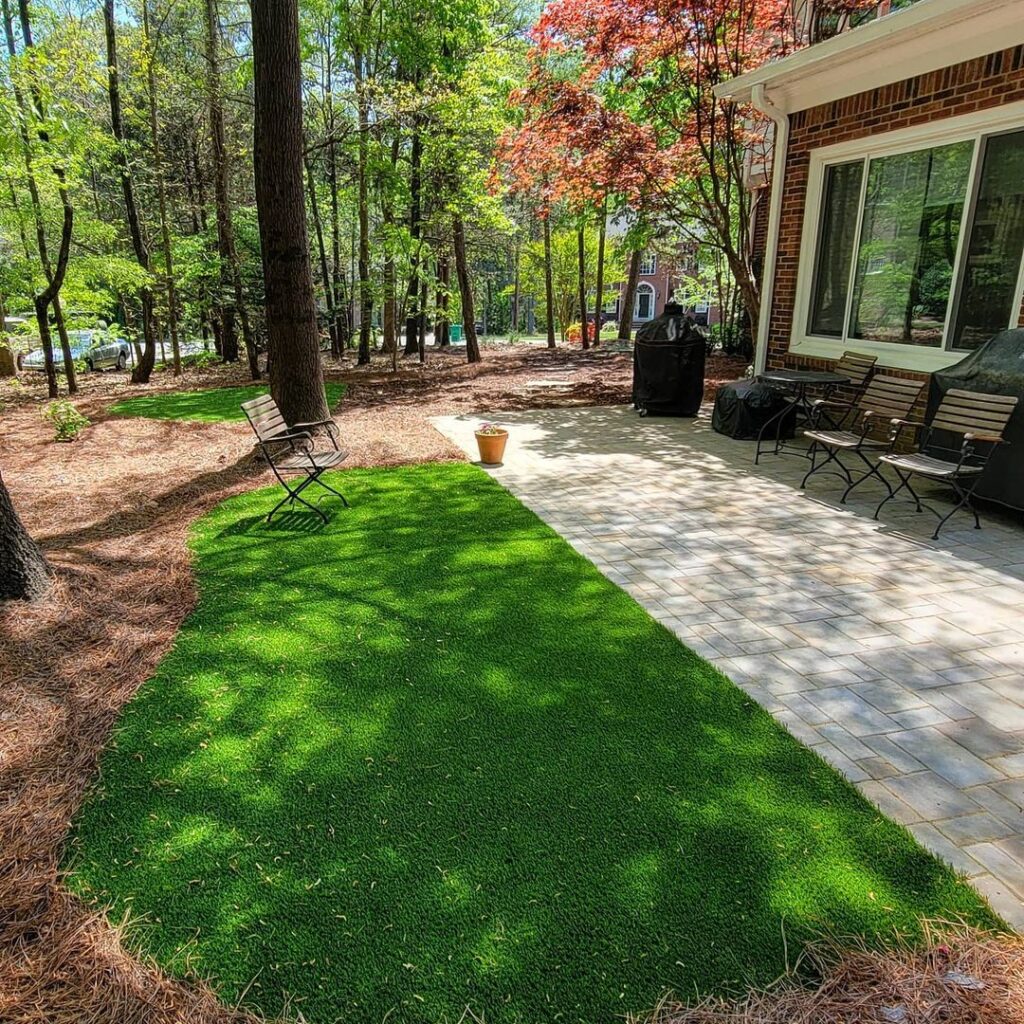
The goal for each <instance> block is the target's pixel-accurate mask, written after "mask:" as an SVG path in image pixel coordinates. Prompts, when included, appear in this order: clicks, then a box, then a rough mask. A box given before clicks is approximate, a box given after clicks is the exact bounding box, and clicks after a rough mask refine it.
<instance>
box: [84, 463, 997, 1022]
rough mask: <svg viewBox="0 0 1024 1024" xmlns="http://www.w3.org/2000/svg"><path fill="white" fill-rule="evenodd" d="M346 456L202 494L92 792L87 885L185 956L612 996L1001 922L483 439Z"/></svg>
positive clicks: (519, 1006)
mask: <svg viewBox="0 0 1024 1024" xmlns="http://www.w3.org/2000/svg"><path fill="white" fill-rule="evenodd" d="M332 482H334V483H336V485H338V486H340V488H341V489H342V490H344V491H345V492H346V493H347V495H348V496H349V498H350V500H351V501H352V503H353V507H352V508H351V509H350V510H344V509H342V508H341V507H340V504H339V503H337V502H336V500H335V499H333V498H329V499H328V500H327V501H325V503H324V505H323V506H322V507H325V508H327V507H328V502H331V503H333V504H331V505H330V509H331V519H330V523H329V525H327V526H326V527H324V528H319V527H318V526H317V523H316V521H314V518H313V517H312V516H311V515H309V514H302V513H294V514H291V515H289V514H283V515H281V516H280V517H279V518H278V519H275V521H274V523H273V524H272V525H270V526H267V525H265V524H264V522H263V516H264V514H265V513H266V511H267V509H268V508H269V507H270V506H271V505H272V504H273V502H274V501H275V500H276V494H273V493H270V492H268V491H266V490H262V491H257V492H252V493H248V494H245V495H242V496H239V497H237V498H233V499H231V500H229V501H227V502H225V503H224V504H222V505H220V506H219V507H218V508H217V509H216V510H214V511H213V512H212V513H211V514H210V515H208V516H207V517H206V518H205V519H203V520H201V521H200V523H199V524H198V526H197V528H196V529H195V532H194V547H195V553H196V560H197V566H196V568H197V576H198V582H199V588H200V601H199V604H198V607H197V608H196V610H195V612H194V613H193V614H192V615H191V616H190V617H189V619H188V620H187V622H186V623H185V625H184V626H183V628H182V631H181V633H180V636H179V638H178V640H177V642H176V644H175V646H174V649H173V650H172V651H171V653H170V654H168V655H167V657H166V658H165V659H164V662H163V664H162V665H161V666H160V669H159V671H158V673H157V674H156V676H155V677H154V678H153V679H151V680H150V681H149V682H148V683H147V684H146V685H145V686H144V687H143V688H142V690H141V691H140V693H139V694H138V696H137V697H136V699H135V700H134V701H133V702H132V703H131V704H130V705H129V706H128V707H127V709H126V710H125V712H124V715H123V719H122V721H121V724H120V726H119V729H118V731H117V734H116V737H115V742H114V744H113V745H112V746H111V748H110V749H109V750H108V751H107V753H106V755H105V757H104V759H103V765H102V775H101V780H102V781H101V784H100V786H99V788H98V789H97V791H96V793H95V795H94V796H93V797H92V799H91V800H90V801H88V802H87V805H86V807H85V808H84V810H83V812H82V814H81V816H80V819H79V821H78V823H77V829H76V831H75V833H74V838H73V842H72V848H71V855H70V857H71V862H72V864H73V867H74V872H73V876H72V884H73V885H74V886H75V887H76V888H77V890H78V891H79V892H80V893H82V894H83V895H84V896H85V897H86V898H87V899H92V900H95V901H97V902H98V903H101V904H106V903H108V902H111V903H112V904H113V907H114V910H113V914H114V916H115V917H117V918H120V916H121V914H122V913H123V912H124V911H126V910H128V911H130V912H131V913H132V914H133V915H135V916H136V917H143V918H144V924H143V928H144V931H143V944H144V945H145V947H146V948H147V949H148V950H149V951H151V952H152V953H154V954H155V955H156V956H157V958H158V959H159V960H160V961H161V962H162V963H164V964H165V965H167V966H169V967H170V968H171V969H172V970H175V971H178V972H183V971H185V970H186V969H192V970H194V971H196V972H197V973H199V974H201V975H204V976H208V977H212V978H213V979H214V980H215V981H216V982H218V983H219V984H220V985H221V986H222V991H223V994H224V998H225V999H226V1000H227V1001H229V1002H234V1001H235V1000H236V999H237V998H238V997H239V996H240V995H241V994H242V993H243V991H245V992H246V996H245V998H246V1001H247V1002H249V1003H253V1004H255V1005H257V1006H259V1007H261V1008H262V1009H263V1010H264V1011H267V1012H271V1013H274V1012H278V1011H280V1010H281V1009H282V1008H283V1007H284V1006H285V993H288V994H290V995H291V997H292V1002H291V1009H292V1011H293V1012H294V1011H296V1010H299V1011H301V1012H302V1013H303V1014H304V1015H305V1018H306V1019H307V1020H310V1021H317V1022H324V1021H334V1020H335V1019H346V1020H351V1021H360V1022H367V1024H375V1022H380V1021H381V1020H383V1019H384V1018H385V1017H386V1016H387V1017H388V1019H389V1020H390V1021H392V1022H394V1024H398V1022H405V1021H410V1022H411V1021H416V1022H425V1021H429V1022H435V1021H441V1020H448V1021H452V1022H454V1021H456V1020H458V1019H459V1017H460V1016H461V1014H462V1012H463V1010H464V1008H465V1007H467V1006H469V1007H471V1008H472V1009H473V1011H474V1012H475V1013H476V1014H477V1015H478V1016H480V1017H482V1018H483V1019H485V1020H487V1021H488V1022H489V1024H500V1022H512V1021H515V1022H522V1024H543V1022H549V1021H552V1022H553V1021H556V1020H557V1021H564V1022H572V1021H586V1022H590V1024H596V1022H602V1024H610V1022H611V1021H612V1020H613V1018H617V1017H618V1016H619V1015H621V1014H623V1013H625V1012H627V1011H642V1010H644V1009H647V1008H649V1007H651V1006H652V1005H653V1004H654V1003H655V1001H656V1000H657V999H658V997H659V996H660V995H661V994H662V992H663V991H664V990H665V989H667V988H673V989H675V991H676V992H677V993H679V994H681V995H683V996H684V997H686V996H691V995H693V994H694V992H695V991H699V992H711V991H719V992H721V991H727V990H729V989H734V988H736V987H738V986H740V985H745V984H749V983H754V984H757V983H764V982H767V981H769V980H770V979H772V978H774V977H775V976H777V975H778V974H779V973H780V971H781V970H782V968H783V966H784V962H785V958H784V947H783V942H784V935H785V939H786V940H788V943H789V955H790V959H792V957H793V955H794V954H795V952H796V950H797V948H798V946H799V943H800V942H801V940H803V939H805V938H806V937H807V936H808V935H809V934H811V933H812V932H814V931H815V930H818V929H828V930H833V931H837V932H840V933H852V932H855V933H863V934H865V935H867V936H868V937H869V938H872V939H879V938H883V937H884V936H886V935H887V934H889V935H891V934H892V930H893V929H894V928H899V929H907V930H909V931H911V932H912V931H913V929H914V922H915V917H916V915H919V914H924V915H937V914H944V915H949V914H961V915H963V916H964V917H966V919H967V920H969V921H973V922H977V923H985V924H991V923H994V922H993V918H992V917H991V915H990V912H989V911H988V910H987V908H986V906H985V904H984V903H983V902H982V900H981V898H980V897H979V896H978V895H977V894H976V893H975V892H974V891H973V890H972V889H971V888H970V887H969V886H968V885H967V884H966V883H964V882H961V881H959V880H958V879H957V878H955V877H954V875H953V874H952V872H951V871H949V870H948V869H947V868H945V867H944V866H942V865H940V864H939V863H938V862H937V861H936V860H934V859H933V858H932V857H931V856H929V855H928V854H926V853H925V852H924V851H923V850H922V849H921V848H920V847H919V846H917V845H916V844H915V842H914V841H913V840H912V839H911V837H910V836H909V835H908V834H907V833H906V832H905V831H904V830H903V829H901V828H900V827H899V826H897V825H895V824H894V823H892V822H891V821H888V820H887V819H885V818H883V817H882V816H881V815H880V814H879V813H878V812H877V811H876V810H875V809H874V808H872V807H871V806H870V805H869V804H868V803H867V802H866V801H864V800H863V799H862V798H861V797H860V796H859V795H858V794H857V792H856V791H855V790H854V789H853V787H851V786H850V785H849V784H847V783H846V782H845V781H844V780H843V779H842V778H841V777H840V776H839V775H838V774H837V773H836V772H834V771H833V770H832V769H831V768H830V767H828V766H827V765H826V764H825V763H824V762H823V761H821V760H819V759H818V758H817V757H816V756H815V755H814V754H813V753H811V751H809V750H808V749H806V748H805V747H803V746H801V745H800V744H799V743H797V742H796V740H794V739H793V738H792V737H791V736H790V735H789V734H788V733H786V732H785V731H784V730H783V729H782V728H781V727H779V726H778V725H777V724H776V723H775V722H774V720H773V719H772V718H771V717H770V716H769V715H768V714H767V713H765V712H764V711H763V710H761V709H760V708H759V707H758V706H757V705H756V704H754V703H753V702H752V701H751V700H750V699H749V698H747V697H746V696H745V695H744V694H743V693H742V692H741V691H740V690H739V689H737V688H736V687H735V686H733V685H732V684H731V683H730V682H728V681H727V680H726V679H725V678H724V677H722V676H721V675H719V674H718V673H717V672H716V671H715V670H714V669H712V668H711V667H710V666H709V665H708V664H707V663H706V662H704V661H702V660H701V659H700V658H698V657H697V656H696V655H694V654H693V653H692V652H690V651H689V650H687V648H685V647H684V646H682V645H681V644H680V643H679V642H678V641H677V640H676V639H675V638H674V637H673V636H672V635H671V634H670V633H669V632H668V631H666V630H665V629H664V628H662V627H661V626H659V625H658V624H657V623H655V622H654V621H653V620H652V619H651V618H650V617H649V616H648V615H647V614H646V613H645V612H644V611H643V610H642V609H641V608H640V607H639V606H638V605H637V604H636V603H635V602H634V601H633V600H632V599H631V598H630V597H628V596H627V595H626V594H625V593H624V592H623V591H621V590H619V589H618V588H617V587H615V586H613V585H612V584H611V583H609V582H608V581H607V580H605V579H604V577H602V576H601V575H600V574H599V573H598V572H597V570H596V569H595V568H594V567H593V566H592V565H591V564H590V563H589V562H587V561H585V560H584V559H583V558H582V557H580V556H579V555H577V554H576V553H575V552H574V551H573V550H572V549H571V548H570V547H569V546H568V545H567V544H566V543H565V542H564V541H563V540H562V539H560V538H559V537H558V536H557V535H556V534H555V533H554V532H552V531H551V530H550V529H549V528H548V527H546V526H545V525H544V524H543V523H541V522H540V521H539V520H538V519H537V518H536V517H535V516H534V515H533V514H532V513H531V512H529V511H528V510H527V509H526V508H524V507H523V506H522V505H521V504H520V503H519V502H518V501H516V500H515V499H514V498H513V497H511V496H510V495H509V494H508V493H507V492H506V491H504V490H503V489H502V488H500V487H499V486H498V485H497V484H496V483H494V482H493V481H492V480H491V479H490V478H489V477H487V476H486V475H485V474H484V473H482V472H481V471H479V470H477V469H475V468H473V467H470V466H465V465H457V464H455V465H445V466H420V467H415V468H407V469H398V470H377V471H353V472H348V473H344V474H339V475H337V478H336V480H334V481H332ZM254 978H255V981H253V979H254ZM250 982H252V985H251V987H249V988H248V989H247V986H248V985H249V983H250ZM389 1014H390V1016H389Z"/></svg>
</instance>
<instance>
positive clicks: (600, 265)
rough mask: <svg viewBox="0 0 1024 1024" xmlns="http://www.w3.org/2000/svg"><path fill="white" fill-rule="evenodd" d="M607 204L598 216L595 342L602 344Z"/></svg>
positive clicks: (604, 204) (602, 205)
mask: <svg viewBox="0 0 1024 1024" xmlns="http://www.w3.org/2000/svg"><path fill="white" fill-rule="evenodd" d="M606 210H607V204H606V203H602V204H601V209H600V211H599V214H598V216H599V217H600V223H599V224H598V226H597V280H596V282H595V287H596V288H597V295H596V297H595V298H594V344H595V345H600V344H601V319H602V314H603V313H604V235H605V222H606V220H607V219H608V215H607V212H606Z"/></svg>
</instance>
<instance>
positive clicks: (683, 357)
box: [633, 302, 707, 416]
mask: <svg viewBox="0 0 1024 1024" xmlns="http://www.w3.org/2000/svg"><path fill="white" fill-rule="evenodd" d="M706 352H707V342H706V341H705V339H704V336H703V335H702V334H701V333H700V331H698V330H697V328H696V327H695V326H694V323H693V320H692V319H691V318H690V317H688V316H685V315H684V314H683V308H682V306H680V305H678V304H676V303H672V302H669V303H666V304H665V312H664V313H662V314H661V316H659V317H656V318H655V319H654V320H651V321H650V322H649V323H646V324H644V325H643V327H641V328H640V329H639V330H638V331H637V332H636V341H635V342H634V345H633V406H634V407H635V408H637V409H639V410H640V415H641V416H648V415H650V416H696V415H697V412H698V411H699V410H700V403H701V402H702V401H703V399H704V356H705V354H706Z"/></svg>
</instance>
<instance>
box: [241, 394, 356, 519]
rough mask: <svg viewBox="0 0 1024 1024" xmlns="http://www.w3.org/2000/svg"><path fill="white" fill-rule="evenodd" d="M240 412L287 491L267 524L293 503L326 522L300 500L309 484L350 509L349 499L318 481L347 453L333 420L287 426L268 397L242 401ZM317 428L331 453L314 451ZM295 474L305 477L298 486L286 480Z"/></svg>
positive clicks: (302, 499) (322, 516)
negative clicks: (319, 429)
mask: <svg viewBox="0 0 1024 1024" xmlns="http://www.w3.org/2000/svg"><path fill="white" fill-rule="evenodd" d="M242 412H244V413H245V418H246V419H247V420H248V421H249V425H250V426H251V427H252V429H253V433H254V434H255V435H256V441H255V445H256V447H258V448H259V449H260V451H261V452H262V453H263V456H264V458H265V459H266V460H267V463H268V464H269V466H270V468H271V469H272V470H273V473H274V476H276V477H277V479H278V481H279V482H280V484H281V486H282V487H283V488H284V489H285V491H287V494H285V496H284V497H283V498H282V499H281V500H280V501H279V502H278V503H277V504H276V505H275V506H274V507H273V508H272V509H271V510H270V511H269V512H268V513H267V522H268V523H269V522H270V520H271V518H272V517H273V515H274V513H275V512H276V511H277V510H278V509H279V508H281V506H282V505H284V504H286V503H287V504H289V505H294V504H295V502H299V503H300V504H302V505H305V506H306V508H308V509H310V510H312V511H313V512H315V513H316V514H317V515H318V516H320V518H321V519H322V520H323V521H324V522H325V523H326V522H327V516H325V515H324V514H323V512H321V511H320V509H318V508H317V507H316V506H315V505H311V504H310V503H309V502H308V501H306V499H305V498H303V497H302V492H303V491H305V489H306V488H307V487H309V486H310V485H311V484H319V485H320V486H321V487H322V488H324V490H327V491H330V492H331V494H334V495H337V497H339V498H341V500H342V502H343V504H344V505H345V507H346V508H348V507H349V504H348V500H347V499H346V498H345V495H344V494H342V493H341V491H336V490H335V489H334V488H333V487H331V486H329V485H328V484H325V483H324V482H323V480H322V479H320V478H321V476H322V475H323V473H324V472H325V471H326V470H328V469H333V468H334V467H335V466H339V465H341V463H342V462H344V461H345V459H347V458H348V452H343V451H342V450H341V449H340V448H339V447H338V438H339V436H340V431H339V430H338V424H337V423H335V422H334V420H330V419H328V420H317V421H315V422H313V423H293V424H292V425H291V426H289V425H288V424H287V423H286V422H285V419H284V417H283V416H282V415H281V410H280V409H278V407H277V402H275V401H274V399H273V398H271V397H270V395H263V396H262V397H260V398H253V399H251V400H250V401H248V402H243V403H242ZM317 427H323V428H324V429H326V431H327V436H328V437H329V438H330V441H331V450H330V451H320V452H318V451H316V447H315V443H314V440H313V434H312V430H313V429H314V428H317ZM296 473H302V474H304V475H303V479H302V480H301V481H300V483H299V485H298V486H297V487H296V486H293V485H292V484H290V483H289V482H288V480H287V478H286V475H287V474H296Z"/></svg>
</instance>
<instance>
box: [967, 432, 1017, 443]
mask: <svg viewBox="0 0 1024 1024" xmlns="http://www.w3.org/2000/svg"><path fill="white" fill-rule="evenodd" d="M971 441H984V442H985V443H987V444H1009V443H1010V442H1009V441H1007V440H1005V439H1004V438H1003V437H1002V435H1001V434H977V433H970V434H964V444H965V445H966V444H969V443H970V442H971Z"/></svg>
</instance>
